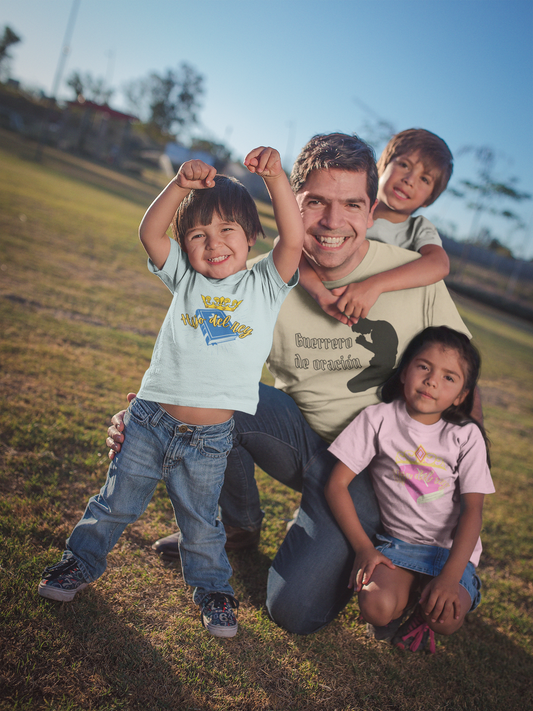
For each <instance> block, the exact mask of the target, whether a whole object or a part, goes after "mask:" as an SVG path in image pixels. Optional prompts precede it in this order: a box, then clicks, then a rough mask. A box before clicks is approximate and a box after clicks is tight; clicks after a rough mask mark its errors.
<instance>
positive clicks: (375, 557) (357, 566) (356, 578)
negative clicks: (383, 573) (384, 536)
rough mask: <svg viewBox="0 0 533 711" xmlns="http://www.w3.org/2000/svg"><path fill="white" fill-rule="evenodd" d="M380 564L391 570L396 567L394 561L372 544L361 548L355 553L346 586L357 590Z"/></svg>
mask: <svg viewBox="0 0 533 711" xmlns="http://www.w3.org/2000/svg"><path fill="white" fill-rule="evenodd" d="M380 564H383V565H386V566H387V567H388V568H390V569H391V570H394V568H396V566H395V565H394V563H393V562H392V561H391V560H389V558H387V556H385V555H383V553H380V552H379V551H378V550H376V549H375V548H374V546H371V547H370V546H369V547H368V548H362V549H361V550H360V551H359V552H358V553H356V556H355V561H354V564H353V568H352V572H351V573H350V580H349V582H348V587H349V588H353V589H354V592H359V591H360V590H361V588H362V587H363V585H368V583H369V582H370V580H371V578H372V573H373V572H374V570H375V568H377V566H378V565H380Z"/></svg>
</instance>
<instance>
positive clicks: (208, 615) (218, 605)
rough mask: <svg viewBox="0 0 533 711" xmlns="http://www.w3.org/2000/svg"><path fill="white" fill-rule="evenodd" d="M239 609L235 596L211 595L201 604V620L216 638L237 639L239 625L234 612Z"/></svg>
mask: <svg viewBox="0 0 533 711" xmlns="http://www.w3.org/2000/svg"><path fill="white" fill-rule="evenodd" d="M238 607H239V603H238V601H237V600H236V599H235V598H234V597H233V595H227V594H225V593H218V592H217V593H209V594H208V595H206V596H205V597H204V599H203V600H202V602H201V603H200V619H201V621H202V624H203V626H204V627H205V628H206V630H207V631H208V632H210V633H211V634H212V635H214V636H215V637H235V635H236V634H237V627H238V625H237V618H236V616H235V613H234V610H237V608H238Z"/></svg>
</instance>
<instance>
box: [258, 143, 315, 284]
mask: <svg viewBox="0 0 533 711" xmlns="http://www.w3.org/2000/svg"><path fill="white" fill-rule="evenodd" d="M244 165H245V166H246V167H247V168H248V170H249V171H250V172H251V173H257V174H258V175H260V176H261V177H262V178H263V180H264V181H265V185H266V187H267V190H268V192H269V195H270V197H271V199H272V207H273V208H274V217H275V218H276V224H277V226H278V232H279V237H280V239H279V241H278V243H277V244H276V246H275V247H274V264H275V265H276V269H277V270H278V272H279V274H280V276H281V278H282V279H283V281H284V282H285V283H288V282H289V281H290V280H291V278H292V276H293V275H294V273H295V272H296V270H297V269H298V264H299V262H300V256H301V254H302V248H303V240H304V226H303V222H302V217H301V215H300V210H299V208H298V204H297V202H296V198H295V197H294V193H293V192H292V189H291V186H290V185H289V181H288V179H287V176H286V175H285V172H284V170H283V168H282V167H281V160H280V156H279V153H278V151H277V150H275V149H274V148H268V147H264V146H260V147H259V148H255V149H254V150H253V151H250V153H248V155H247V156H246V158H245V159H244Z"/></svg>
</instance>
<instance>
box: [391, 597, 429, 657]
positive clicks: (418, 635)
mask: <svg viewBox="0 0 533 711" xmlns="http://www.w3.org/2000/svg"><path fill="white" fill-rule="evenodd" d="M428 642H429V651H430V652H431V654H435V634H434V632H433V630H432V629H431V628H430V627H429V625H428V624H427V622H426V621H425V619H424V618H423V617H422V615H421V613H420V608H419V607H417V608H416V610H415V611H414V612H413V614H412V615H411V617H410V618H409V619H408V620H407V621H406V622H404V623H403V625H402V626H401V627H400V629H399V630H398V632H397V633H396V635H395V636H394V637H393V639H392V644H393V645H394V646H395V647H398V649H409V650H410V651H411V652H416V651H420V652H421V651H422V650H423V649H425V648H426V646H427V644H428Z"/></svg>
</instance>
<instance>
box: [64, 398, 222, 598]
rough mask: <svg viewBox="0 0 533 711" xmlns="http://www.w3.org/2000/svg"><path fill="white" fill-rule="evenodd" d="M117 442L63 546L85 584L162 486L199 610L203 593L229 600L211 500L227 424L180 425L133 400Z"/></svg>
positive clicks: (219, 484)
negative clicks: (120, 440) (102, 478)
mask: <svg viewBox="0 0 533 711" xmlns="http://www.w3.org/2000/svg"><path fill="white" fill-rule="evenodd" d="M124 424H125V434H126V437H125V440H124V444H123V445H122V449H121V451H120V454H118V455H117V456H115V458H114V459H113V461H112V462H111V465H110V466H109V470H108V473H107V480H106V483H105V484H104V486H103V487H102V489H101V491H100V493H99V494H98V495H97V496H93V497H92V498H91V499H89V503H88V504H87V508H86V509H85V513H84V515H83V517H82V519H81V520H80V521H79V523H78V524H77V525H76V527H75V528H74V530H73V532H72V535H71V536H70V538H69V539H68V541H67V551H66V555H73V556H74V557H75V558H76V560H77V561H78V564H79V567H80V570H81V571H82V573H83V575H84V577H85V579H86V580H87V582H92V581H93V580H96V579H97V578H98V577H100V575H102V573H103V572H104V571H105V569H106V558H107V554H108V553H109V551H110V550H111V549H112V548H113V546H114V545H115V544H116V542H117V541H118V539H119V538H120V536H121V534H122V532H123V531H124V529H125V528H126V526H127V525H128V523H132V522H133V521H136V520H137V519H138V518H139V516H141V514H142V513H143V512H144V510H145V509H146V507H147V506H148V503H149V502H150V499H151V498H152V495H153V493H154V490H155V488H156V486H157V483H158V482H159V481H160V480H163V481H164V482H165V485H166V487H167V491H168V495H169V497H170V500H171V501H172V506H173V507H174V513H175V514H176V521H177V522H178V526H179V528H180V531H181V542H180V556H181V563H182V571H183V578H184V580H185V582H186V583H187V584H188V585H191V586H192V587H193V588H195V590H194V601H195V602H196V603H197V604H199V603H200V602H201V600H202V598H203V597H204V596H205V595H206V594H207V593H210V592H222V593H229V594H230V595H233V589H232V587H231V586H230V584H229V583H228V580H229V578H230V577H231V575H232V570H231V566H230V564H229V561H228V558H227V556H226V553H225V550H224V544H225V542H226V534H225V532H224V526H223V525H222V523H221V522H220V521H218V520H217V513H218V498H219V494H220V489H221V488H222V484H223V481H224V470H225V468H226V459H227V456H228V453H229V451H230V450H231V446H232V430H233V419H230V420H228V421H227V422H224V423H222V424H219V425H203V426H196V425H186V424H185V423H182V422H179V421H178V420H176V419H174V418H173V417H172V416H171V415H169V414H168V413H167V412H165V410H163V408H161V407H160V406H159V405H158V404H157V403H155V402H149V401H147V400H140V399H138V398H137V399H135V400H134V401H133V402H132V403H131V405H130V407H129V408H128V410H127V412H126V415H125V417H124Z"/></svg>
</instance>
